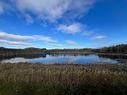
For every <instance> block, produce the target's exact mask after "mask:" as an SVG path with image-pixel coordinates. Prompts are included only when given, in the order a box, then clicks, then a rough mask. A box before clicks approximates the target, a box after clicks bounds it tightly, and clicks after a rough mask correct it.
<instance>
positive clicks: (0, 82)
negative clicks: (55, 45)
mask: <svg viewBox="0 0 127 95" xmlns="http://www.w3.org/2000/svg"><path fill="white" fill-rule="evenodd" d="M126 94H127V65H126V64H125V65H122V64H86V65H76V64H75V65H74V64H64V65H58V64H52V65H50V64H39V63H38V64H30V63H29V64H28V63H19V64H0V95H126Z"/></svg>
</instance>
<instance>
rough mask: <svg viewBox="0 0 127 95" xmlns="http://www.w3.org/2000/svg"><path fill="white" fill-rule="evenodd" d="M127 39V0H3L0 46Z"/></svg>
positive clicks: (88, 43)
mask: <svg viewBox="0 0 127 95" xmlns="http://www.w3.org/2000/svg"><path fill="white" fill-rule="evenodd" d="M121 43H127V0H0V47H9V48H27V47H39V48H48V49H51V48H98V47H103V46H109V45H113V44H121Z"/></svg>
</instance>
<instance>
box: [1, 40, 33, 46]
mask: <svg viewBox="0 0 127 95" xmlns="http://www.w3.org/2000/svg"><path fill="white" fill-rule="evenodd" d="M0 43H1V44H6V45H12V46H33V45H32V44H31V43H26V42H17V41H8V40H0Z"/></svg>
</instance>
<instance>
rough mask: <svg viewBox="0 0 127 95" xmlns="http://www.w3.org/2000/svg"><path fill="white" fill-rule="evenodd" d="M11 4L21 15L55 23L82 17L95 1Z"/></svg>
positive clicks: (38, 0) (28, 0)
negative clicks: (69, 18)
mask: <svg viewBox="0 0 127 95" xmlns="http://www.w3.org/2000/svg"><path fill="white" fill-rule="evenodd" d="M13 3H16V6H17V8H18V9H19V10H20V11H21V12H22V13H32V14H34V15H36V16H37V17H39V18H41V19H43V20H48V21H56V20H58V19H60V18H64V17H71V16H74V17H79V15H84V13H86V12H87V11H88V10H89V9H90V8H91V7H92V5H93V4H94V3H95V0H13Z"/></svg>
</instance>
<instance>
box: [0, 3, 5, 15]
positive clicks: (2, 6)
mask: <svg viewBox="0 0 127 95" xmlns="http://www.w3.org/2000/svg"><path fill="white" fill-rule="evenodd" d="M5 9H6V6H5V4H4V3H3V2H1V1H0V14H3V13H4V11H5Z"/></svg>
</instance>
